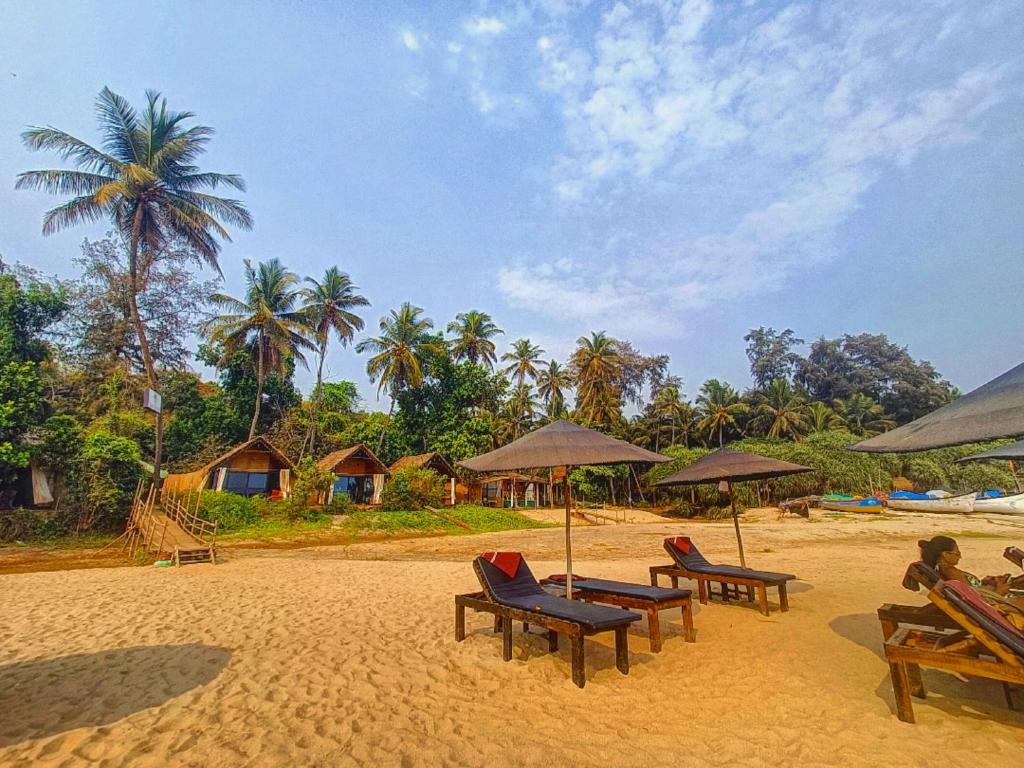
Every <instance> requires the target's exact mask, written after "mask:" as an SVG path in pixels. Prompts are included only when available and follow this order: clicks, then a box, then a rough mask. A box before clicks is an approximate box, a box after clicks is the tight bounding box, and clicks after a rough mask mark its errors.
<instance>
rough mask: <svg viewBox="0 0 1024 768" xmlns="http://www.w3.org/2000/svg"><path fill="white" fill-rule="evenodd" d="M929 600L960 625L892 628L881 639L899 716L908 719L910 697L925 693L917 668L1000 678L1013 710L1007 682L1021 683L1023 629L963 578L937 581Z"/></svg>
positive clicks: (1023, 675)
mask: <svg viewBox="0 0 1024 768" xmlns="http://www.w3.org/2000/svg"><path fill="white" fill-rule="evenodd" d="M928 599H929V600H930V601H931V602H932V603H933V604H934V605H935V606H936V607H937V608H938V609H939V610H941V611H942V612H943V613H944V614H946V616H948V617H949V618H950V619H952V620H953V621H954V622H955V623H956V625H957V626H958V627H959V629H958V630H955V631H952V632H934V631H930V630H924V629H915V628H913V627H902V628H900V629H897V630H896V631H895V632H894V633H893V634H892V636H890V637H889V638H888V639H887V640H886V642H885V657H886V661H887V662H888V663H889V676H890V679H891V680H892V688H893V694H894V696H895V698H896V713H897V716H898V717H899V719H900V720H902V721H904V722H907V723H913V722H914V707H913V703H912V700H911V696H916V697H918V698H922V699H923V698H925V695H926V693H925V688H924V683H923V681H922V679H921V667H922V666H924V667H930V668H933V669H942V670H946V671H949V672H954V673H958V674H962V675H971V676H973V677H984V678H988V679H991V680H998V681H1000V682H1002V683H1003V692H1004V695H1005V696H1006V703H1007V706H1008V707H1009V708H1010V709H1013V708H1014V707H1013V698H1012V689H1011V687H1010V686H1011V685H1024V633H1022V632H1021V631H1020V630H1018V629H1016V628H1015V627H1014V626H1013V625H1011V624H1010V623H1009V622H1007V621H1006V620H1005V619H1004V618H1003V617H1002V616H1000V614H999V613H998V612H996V611H995V609H993V608H992V607H991V606H989V605H988V604H987V603H986V602H985V601H984V599H983V598H982V596H981V594H980V593H979V592H978V591H977V590H975V589H974V588H972V587H969V586H967V585H966V584H963V582H943V581H940V582H938V583H937V584H936V585H935V587H934V588H933V589H932V590H931V591H930V592H929V593H928Z"/></svg>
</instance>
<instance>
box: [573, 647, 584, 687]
mask: <svg viewBox="0 0 1024 768" xmlns="http://www.w3.org/2000/svg"><path fill="white" fill-rule="evenodd" d="M572 681H573V682H574V683H576V687H577V688H582V687H583V686H584V685H586V684H587V670H586V666H585V664H584V660H583V636H582V635H573V636H572Z"/></svg>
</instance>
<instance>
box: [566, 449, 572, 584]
mask: <svg viewBox="0 0 1024 768" xmlns="http://www.w3.org/2000/svg"><path fill="white" fill-rule="evenodd" d="M571 493H572V492H571V491H570V490H569V467H568V466H566V468H565V596H566V597H567V598H568V599H570V600H572V496H571Z"/></svg>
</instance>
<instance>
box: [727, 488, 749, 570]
mask: <svg viewBox="0 0 1024 768" xmlns="http://www.w3.org/2000/svg"><path fill="white" fill-rule="evenodd" d="M729 502H730V503H731V504H732V524H733V527H734V528H735V529H736V546H738V547H739V548H740V565H741V566H743V567H744V568H746V567H747V558H746V557H745V556H744V554H743V537H742V536H741V535H740V518H739V515H738V514H737V512H736V494H734V493H733V492H732V483H729Z"/></svg>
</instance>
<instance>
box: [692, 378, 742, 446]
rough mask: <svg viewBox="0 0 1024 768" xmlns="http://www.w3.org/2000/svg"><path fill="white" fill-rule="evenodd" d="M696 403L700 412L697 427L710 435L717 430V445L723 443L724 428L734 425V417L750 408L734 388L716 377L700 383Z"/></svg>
mask: <svg viewBox="0 0 1024 768" xmlns="http://www.w3.org/2000/svg"><path fill="white" fill-rule="evenodd" d="M697 405H698V406H699V408H700V413H701V419H700V421H699V422H697V427H698V428H699V429H702V430H706V431H707V432H708V433H709V434H710V435H714V434H715V432H717V433H718V446H719V447H722V446H723V445H725V430H726V428H727V427H732V426H736V417H737V416H740V415H742V414H745V413H747V412H748V411H749V410H750V407H749V406H748V405H747V404H746V403H744V402H741V401H740V396H739V394H738V393H737V392H736V390H735V389H733V388H732V387H731V386H729V385H728V384H726V383H725V382H722V381H719V380H718V379H708V380H707V381H705V382H704V384H703V385H701V388H700V395H698V396H697Z"/></svg>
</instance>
